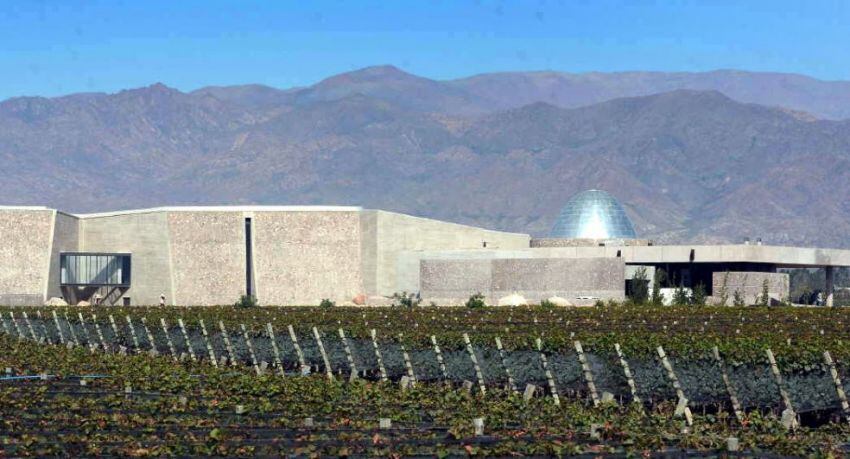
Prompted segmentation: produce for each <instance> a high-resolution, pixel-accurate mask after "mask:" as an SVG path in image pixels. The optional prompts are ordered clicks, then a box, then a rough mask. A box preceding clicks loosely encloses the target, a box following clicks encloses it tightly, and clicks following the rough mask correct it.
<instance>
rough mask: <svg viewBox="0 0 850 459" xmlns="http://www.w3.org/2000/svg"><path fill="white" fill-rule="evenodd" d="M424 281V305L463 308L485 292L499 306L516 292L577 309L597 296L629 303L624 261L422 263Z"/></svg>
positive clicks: (489, 299) (600, 259)
mask: <svg viewBox="0 0 850 459" xmlns="http://www.w3.org/2000/svg"><path fill="white" fill-rule="evenodd" d="M420 278H421V285H422V291H421V295H422V298H423V299H424V301H426V302H427V301H431V300H433V301H435V302H436V303H437V304H440V303H455V304H459V303H462V302H463V301H465V300H466V299H467V298H468V297H469V296H470V295H472V294H474V293H477V292H480V293H482V294H484V296H485V297H486V298H487V301H488V302H489V303H491V304H495V303H496V302H497V301H498V299H499V298H500V297H503V296H506V295H509V294H511V293H513V292H516V293H518V294H520V295H522V296H524V297H525V298H526V299H527V300H529V301H531V302H539V301H540V300H541V299H545V298H548V297H551V296H561V297H564V298H566V299H567V300H569V301H571V302H573V303H575V304H583V303H592V302H593V300H579V299H578V297H583V296H591V297H597V298H600V299H602V300H607V299H615V300H623V299H624V298H625V290H624V286H625V264H624V262H623V260H622V258H574V259H558V258H506V259H490V260H485V259H467V260H457V259H456V260H422V262H421V267H420Z"/></svg>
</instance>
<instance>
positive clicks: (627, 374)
mask: <svg viewBox="0 0 850 459" xmlns="http://www.w3.org/2000/svg"><path fill="white" fill-rule="evenodd" d="M614 349H615V350H616V351H617V357H619V359H620V366H621V367H623V376H625V377H626V383H627V384H628V385H629V391H630V392H631V394H632V402H634V403H638V404H640V397H638V393H637V385H635V378H634V377H633V376H632V370H631V369H630V368H629V362H627V361H626V356H625V355H623V350H622V349H621V348H620V344H619V343H614Z"/></svg>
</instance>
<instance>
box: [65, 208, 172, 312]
mask: <svg viewBox="0 0 850 459" xmlns="http://www.w3.org/2000/svg"><path fill="white" fill-rule="evenodd" d="M166 217H167V215H166V213H165V212H144V213H134V214H116V215H111V216H104V217H94V218H93V217H90V218H85V219H81V220H80V221H79V228H80V238H79V240H80V245H79V251H80V252H107V253H129V254H131V263H132V265H131V267H130V276H131V279H130V289H129V290H128V291H126V292H125V293H124V297H129V298H130V304H132V305H150V304H159V296H160V295H161V294H165V296H166V301H167V302H168V304H175V300H174V293H173V288H172V283H171V259H170V257H169V244H168V240H169V235H168V220H167V218H166ZM121 303H122V300H118V304H121Z"/></svg>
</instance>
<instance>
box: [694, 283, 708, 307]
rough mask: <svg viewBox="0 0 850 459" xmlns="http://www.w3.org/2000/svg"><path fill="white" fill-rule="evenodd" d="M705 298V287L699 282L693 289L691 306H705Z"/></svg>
mask: <svg viewBox="0 0 850 459" xmlns="http://www.w3.org/2000/svg"><path fill="white" fill-rule="evenodd" d="M705 297H706V292H705V285H703V283H702V282H700V283H698V284H697V285H696V286H695V287H694V293H693V295H692V297H691V304H693V305H694V306H705Z"/></svg>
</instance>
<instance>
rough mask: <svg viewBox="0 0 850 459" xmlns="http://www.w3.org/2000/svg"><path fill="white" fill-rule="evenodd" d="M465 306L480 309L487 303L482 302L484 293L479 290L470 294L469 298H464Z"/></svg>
mask: <svg viewBox="0 0 850 459" xmlns="http://www.w3.org/2000/svg"><path fill="white" fill-rule="evenodd" d="M466 307H467V308H469V309H482V308H485V307H487V303H485V302H484V295H482V294H481V293H480V292H479V293H476V294H474V295H472V296H470V297H469V299H468V300H466Z"/></svg>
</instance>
